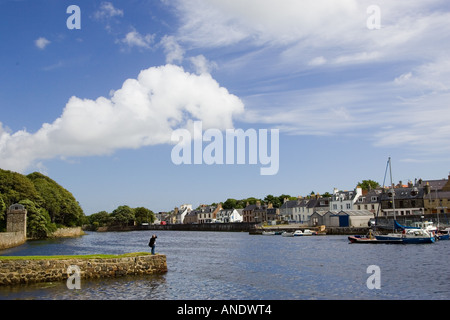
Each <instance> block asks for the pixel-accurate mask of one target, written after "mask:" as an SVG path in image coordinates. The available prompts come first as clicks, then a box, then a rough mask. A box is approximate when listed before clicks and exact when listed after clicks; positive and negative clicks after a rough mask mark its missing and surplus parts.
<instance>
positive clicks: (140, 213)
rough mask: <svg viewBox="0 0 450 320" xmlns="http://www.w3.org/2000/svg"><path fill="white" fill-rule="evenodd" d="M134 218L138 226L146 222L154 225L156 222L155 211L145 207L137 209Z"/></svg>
mask: <svg viewBox="0 0 450 320" xmlns="http://www.w3.org/2000/svg"><path fill="white" fill-rule="evenodd" d="M134 217H135V218H136V223H137V224H142V223H144V222H147V223H153V222H154V221H155V214H154V213H153V211H152V210H149V209H147V208H144V207H138V208H135V209H134Z"/></svg>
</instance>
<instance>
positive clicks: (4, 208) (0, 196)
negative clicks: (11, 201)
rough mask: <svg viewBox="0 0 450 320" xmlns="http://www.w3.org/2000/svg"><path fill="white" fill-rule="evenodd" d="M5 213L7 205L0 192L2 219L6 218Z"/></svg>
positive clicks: (0, 217) (0, 216) (0, 213)
mask: <svg viewBox="0 0 450 320" xmlns="http://www.w3.org/2000/svg"><path fill="white" fill-rule="evenodd" d="M5 213H6V205H5V202H4V201H3V198H2V194H1V193H0V221H2V220H4V219H5Z"/></svg>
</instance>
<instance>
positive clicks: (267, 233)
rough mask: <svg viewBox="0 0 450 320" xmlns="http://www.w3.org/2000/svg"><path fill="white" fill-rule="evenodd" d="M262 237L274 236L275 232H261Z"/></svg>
mask: <svg viewBox="0 0 450 320" xmlns="http://www.w3.org/2000/svg"><path fill="white" fill-rule="evenodd" d="M262 235H263V236H274V235H275V231H263V232H262Z"/></svg>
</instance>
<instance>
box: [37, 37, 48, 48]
mask: <svg viewBox="0 0 450 320" xmlns="http://www.w3.org/2000/svg"><path fill="white" fill-rule="evenodd" d="M50 43H51V42H50V40H48V39H46V38H44V37H40V38H38V39H36V40H35V41H34V44H35V45H36V47H38V48H39V49H41V50H44V49H45V47H46V46H48V45H49V44H50Z"/></svg>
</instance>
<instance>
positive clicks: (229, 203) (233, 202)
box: [222, 198, 237, 210]
mask: <svg viewBox="0 0 450 320" xmlns="http://www.w3.org/2000/svg"><path fill="white" fill-rule="evenodd" d="M236 205H237V200H236V199H230V198H228V199H227V200H226V201H225V202H224V203H223V204H222V208H223V209H227V210H229V209H233V208H236Z"/></svg>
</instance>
